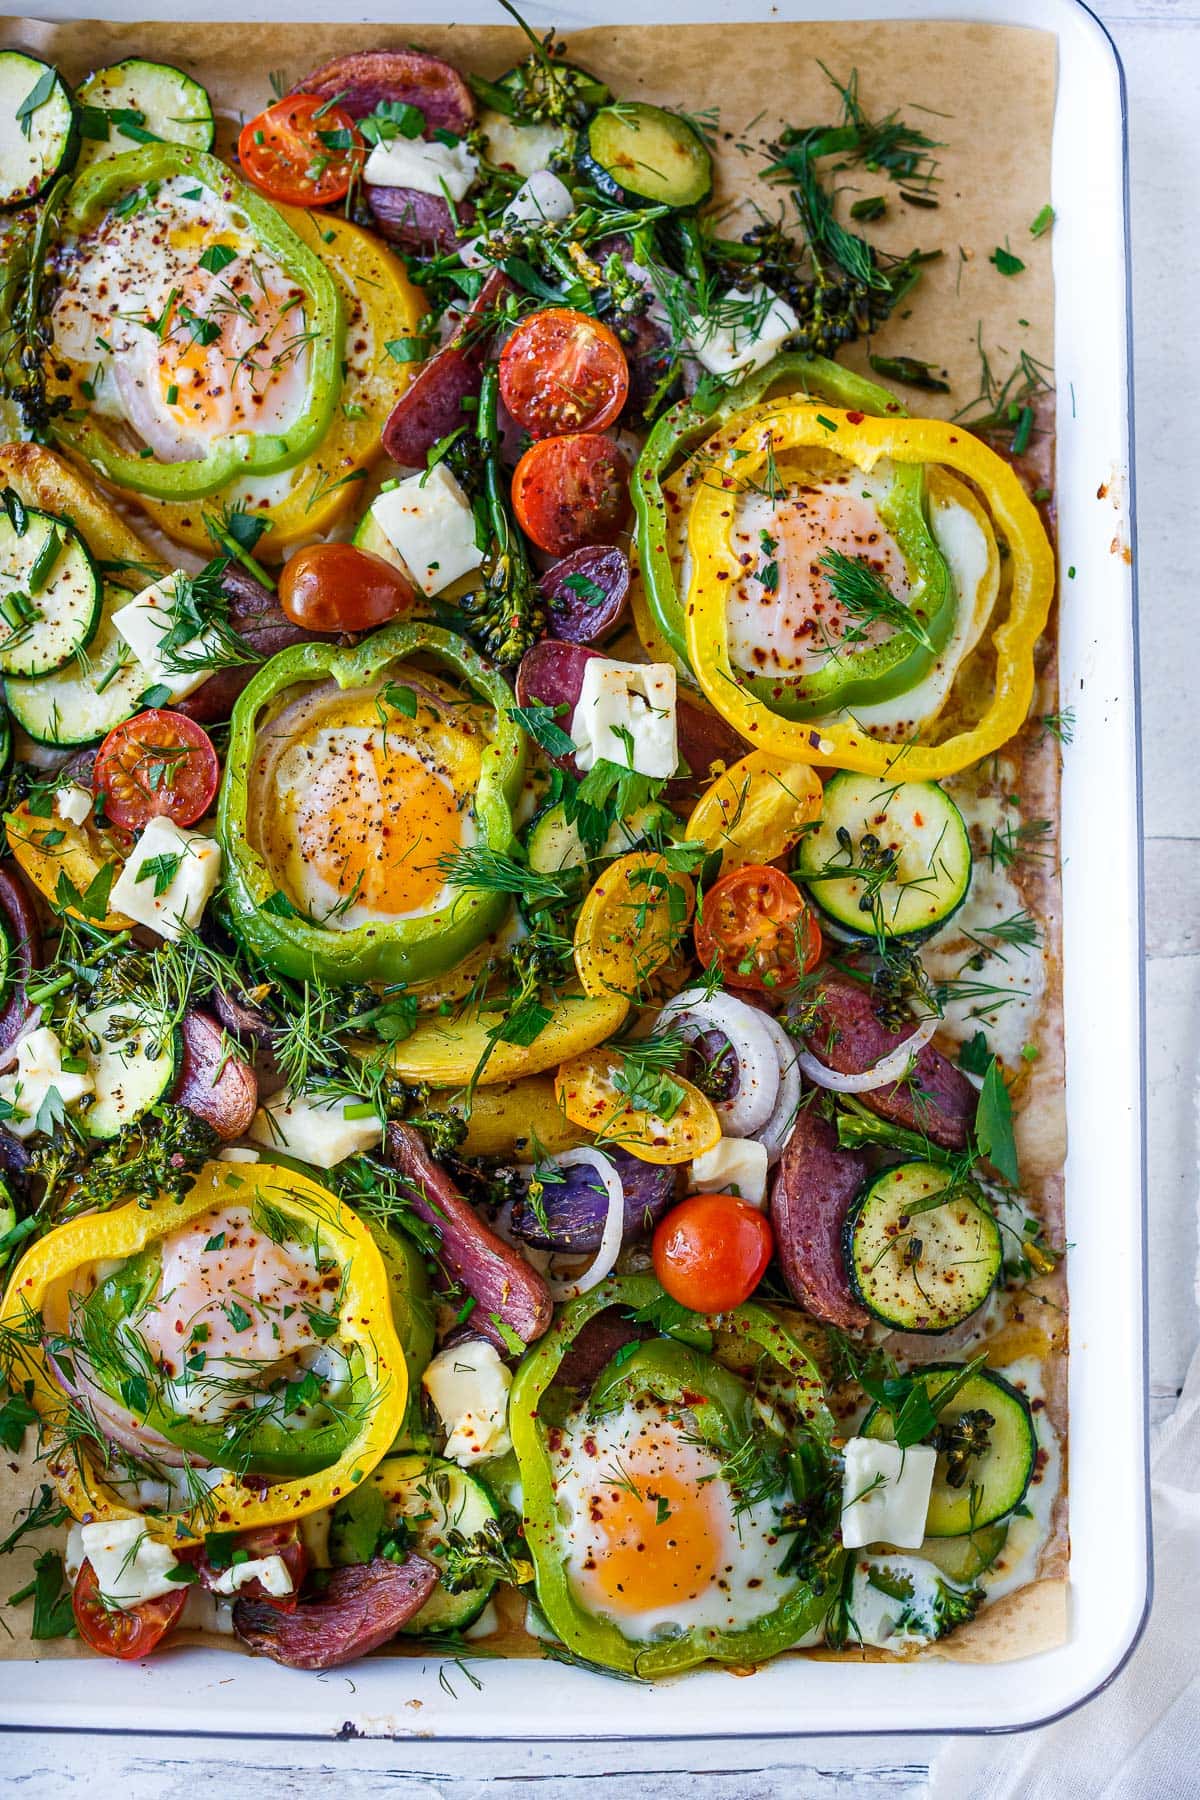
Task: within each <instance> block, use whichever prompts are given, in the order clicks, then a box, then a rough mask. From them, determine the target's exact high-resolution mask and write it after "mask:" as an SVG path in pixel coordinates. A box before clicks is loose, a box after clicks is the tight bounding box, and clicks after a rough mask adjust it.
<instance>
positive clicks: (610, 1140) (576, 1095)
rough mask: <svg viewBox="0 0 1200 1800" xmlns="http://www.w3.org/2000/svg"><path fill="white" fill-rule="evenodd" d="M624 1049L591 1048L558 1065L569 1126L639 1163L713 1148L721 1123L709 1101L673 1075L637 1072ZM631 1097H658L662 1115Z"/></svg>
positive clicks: (679, 1159)
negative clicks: (623, 1052) (589, 1134)
mask: <svg viewBox="0 0 1200 1800" xmlns="http://www.w3.org/2000/svg"><path fill="white" fill-rule="evenodd" d="M628 1048H629V1051H630V1052H631V1053H632V1054H631V1055H627V1056H623V1055H622V1054H621V1052H620V1051H618V1050H613V1049H609V1048H607V1047H604V1048H601V1049H598V1050H589V1051H588V1052H587V1053H586V1054H585V1055H583V1056H573V1057H572V1058H571V1059H570V1061H569V1062H565V1063H564V1064H563V1065H562V1068H561V1069H560V1070H559V1071H558V1077H557V1079H556V1081H555V1083H554V1091H555V1093H556V1094H557V1095H558V1100H559V1104H560V1105H561V1107H562V1109H563V1111H564V1112H565V1113H566V1115H567V1118H568V1119H570V1121H571V1123H572V1124H573V1125H578V1126H580V1127H581V1128H582V1129H583V1130H584V1131H590V1132H591V1133H592V1135H593V1137H595V1138H596V1139H597V1140H598V1141H600V1142H603V1143H605V1144H613V1145H615V1146H617V1147H618V1148H620V1149H622V1150H628V1152H629V1154H630V1155H631V1156H637V1157H640V1159H641V1160H642V1162H648V1163H660V1164H675V1163H685V1162H691V1161H692V1159H693V1157H696V1156H702V1155H703V1154H704V1152H705V1151H706V1150H711V1149H713V1148H714V1146H715V1145H716V1144H717V1143H719V1142H720V1138H721V1121H720V1119H719V1118H718V1117H717V1115H716V1112H715V1110H714V1108H713V1105H712V1102H711V1101H710V1100H708V1099H707V1098H706V1096H705V1095H704V1094H702V1093H701V1092H700V1089H699V1088H698V1087H693V1086H692V1083H691V1082H690V1081H684V1080H683V1079H682V1077H681V1076H678V1075H676V1074H674V1072H673V1071H670V1070H662V1071H660V1070H657V1069H653V1070H645V1069H643V1068H641V1067H640V1066H639V1065H638V1064H637V1062H636V1060H635V1058H636V1046H635V1045H633V1044H631V1045H630V1046H629V1047H628ZM631 1090H632V1091H631ZM635 1098H636V1099H639V1100H641V1099H645V1100H651V1099H652V1098H657V1102H658V1104H659V1105H661V1107H662V1111H661V1112H650V1111H647V1110H645V1108H644V1107H642V1106H639V1105H635V1104H634V1100H635Z"/></svg>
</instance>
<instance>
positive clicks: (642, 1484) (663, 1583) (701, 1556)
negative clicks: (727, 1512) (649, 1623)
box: [588, 1467, 721, 1613]
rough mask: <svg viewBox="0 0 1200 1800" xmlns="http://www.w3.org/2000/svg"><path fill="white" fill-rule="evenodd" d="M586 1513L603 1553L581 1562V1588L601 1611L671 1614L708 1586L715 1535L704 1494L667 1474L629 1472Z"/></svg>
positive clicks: (593, 1498) (596, 1495)
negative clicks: (588, 1589)
mask: <svg viewBox="0 0 1200 1800" xmlns="http://www.w3.org/2000/svg"><path fill="white" fill-rule="evenodd" d="M634 1488H636V1490H637V1492H636V1493H635V1492H634V1491H633V1489H634ZM588 1507H589V1512H590V1518H591V1524H592V1529H593V1532H594V1534H595V1537H596V1538H597V1539H599V1540H600V1541H601V1543H602V1545H603V1548H602V1549H601V1548H600V1547H599V1546H597V1548H596V1549H595V1550H594V1551H593V1553H592V1555H591V1557H590V1558H589V1562H590V1564H591V1566H590V1567H589V1568H588V1580H589V1584H591V1585H592V1587H593V1589H594V1591H595V1592H597V1593H598V1594H600V1595H602V1596H603V1600H604V1604H605V1606H606V1607H607V1609H608V1610H609V1611H612V1612H618V1613H619V1612H625V1613H633V1612H648V1611H655V1610H657V1609H658V1608H660V1607H671V1606H678V1605H680V1604H682V1603H683V1602H685V1601H688V1600H694V1599H696V1598H697V1596H699V1595H700V1594H702V1593H704V1592H705V1590H706V1589H708V1588H709V1587H711V1586H712V1584H713V1583H714V1582H715V1581H716V1579H717V1577H718V1575H719V1573H720V1570H721V1535H720V1532H719V1530H718V1528H717V1524H716V1521H714V1520H713V1518H712V1517H711V1508H710V1506H709V1505H708V1503H707V1501H706V1498H705V1490H704V1489H703V1488H697V1487H696V1486H695V1484H694V1483H692V1482H688V1481H686V1480H684V1479H683V1478H682V1477H681V1476H680V1475H678V1474H676V1473H674V1472H673V1471H672V1470H670V1469H665V1468H661V1467H656V1468H655V1469H654V1471H653V1472H652V1473H651V1472H646V1471H643V1470H642V1469H635V1471H634V1473H633V1475H632V1477H631V1479H630V1481H629V1483H628V1484H627V1485H623V1486H617V1485H615V1484H614V1485H604V1486H601V1487H599V1488H597V1489H596V1490H595V1491H594V1492H593V1493H592V1494H590V1495H589V1497H588Z"/></svg>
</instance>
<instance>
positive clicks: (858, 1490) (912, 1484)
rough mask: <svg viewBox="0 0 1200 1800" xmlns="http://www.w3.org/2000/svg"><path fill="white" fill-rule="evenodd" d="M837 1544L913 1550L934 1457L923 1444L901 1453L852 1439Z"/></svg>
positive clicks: (878, 1441) (922, 1527)
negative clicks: (887, 1545) (886, 1544)
mask: <svg viewBox="0 0 1200 1800" xmlns="http://www.w3.org/2000/svg"><path fill="white" fill-rule="evenodd" d="M843 1454H844V1457H845V1464H844V1468H843V1473H842V1543H843V1544H844V1545H845V1546H846V1548H847V1550H861V1549H862V1546H863V1545H864V1544H878V1543H881V1542H883V1543H888V1544H895V1545H896V1546H897V1548H898V1549H901V1550H916V1549H917V1548H918V1546H919V1545H920V1543H921V1541H922V1539H923V1538H924V1536H925V1516H926V1514H927V1513H928V1511H929V1495H930V1491H931V1489H932V1487H933V1471H934V1468H935V1466H936V1464H937V1451H936V1450H931V1449H929V1447H928V1446H927V1445H925V1444H912V1445H910V1446H909V1448H908V1449H907V1450H901V1449H900V1447H899V1445H898V1444H890V1443H887V1442H885V1441H884V1440H883V1439H876V1438H864V1437H852V1438H850V1439H849V1440H848V1441H847V1444H846V1448H845V1451H844V1453H843Z"/></svg>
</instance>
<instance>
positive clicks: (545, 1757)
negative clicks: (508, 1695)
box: [0, 0, 1200, 1800]
mask: <svg viewBox="0 0 1200 1800" xmlns="http://www.w3.org/2000/svg"><path fill="white" fill-rule="evenodd" d="M1093 5H1094V8H1095V10H1096V11H1097V12H1098V13H1099V14H1100V15H1101V17H1102V18H1103V19H1104V20H1105V22H1106V23H1107V25H1108V26H1109V29H1110V30H1111V32H1112V34H1113V37H1114V38H1115V40H1116V43H1117V47H1118V49H1119V50H1120V53H1121V56H1122V59H1123V61H1124V64H1125V73H1126V78H1127V81H1128V87H1129V103H1130V113H1131V119H1132V138H1133V244H1134V309H1135V332H1136V372H1137V427H1138V428H1137V474H1138V503H1139V522H1140V531H1139V538H1140V558H1139V561H1140V584H1141V618H1142V630H1141V650H1142V682H1143V716H1144V737H1145V828H1146V888H1147V900H1148V907H1149V918H1148V953H1149V985H1148V1008H1147V1012H1148V1017H1147V1028H1148V1030H1147V1037H1148V1052H1149V1072H1150V1117H1149V1138H1150V1212H1151V1242H1150V1283H1151V1293H1152V1295H1153V1317H1152V1327H1151V1379H1152V1386H1151V1397H1152V1414H1153V1417H1154V1418H1156V1419H1157V1418H1161V1417H1162V1416H1164V1415H1165V1413H1167V1412H1169V1411H1170V1409H1171V1406H1172V1405H1173V1403H1174V1398H1175V1395H1176V1394H1177V1393H1178V1391H1179V1387H1180V1385H1181V1382H1182V1379H1183V1374H1184V1370H1185V1368H1186V1366H1187V1363H1188V1360H1189V1358H1190V1356H1191V1352H1192V1349H1193V1346H1194V1344H1195V1341H1196V1337H1197V1313H1196V1297H1195V1291H1194V1281H1195V1269H1196V1169H1197V1131H1196V1126H1197V1115H1196V1109H1195V1104H1194V1092H1195V1086H1196V1075H1197V1068H1196V1063H1197V1045H1198V1044H1200V781H1198V780H1197V778H1196V749H1195V734H1196V731H1197V712H1198V707H1197V699H1198V697H1200V696H1198V693H1197V685H1198V678H1200V642H1198V632H1200V608H1198V606H1197V593H1196V578H1195V573H1194V569H1195V560H1196V530H1197V528H1196V522H1195V521H1196V506H1197V496H1198V495H1200V431H1198V430H1197V426H1196V412H1195V408H1196V405H1197V397H1198V396H1200V338H1198V337H1197V334H1196V331H1195V320H1196V318H1197V317H1198V316H1200V231H1198V230H1197V219H1198V217H1200V184H1198V183H1197V181H1196V179H1195V174H1194V170H1195V166H1196V157H1197V152H1198V151H1200V130H1198V129H1197V118H1198V116H1200V115H1198V114H1197V110H1196V93H1197V89H1198V87H1200V0H1093ZM153 10H154V9H153V8H149V9H148V11H151V12H152V11H153ZM165 10H167V11H169V8H168V9H165ZM834 10H836V8H835V7H833V6H831V7H830V11H831V12H832V11H834ZM1097 776H1098V778H1102V772H1101V771H1097ZM65 1678H66V1679H70V1676H69V1675H67V1676H66V1677H65ZM937 1743H938V1740H937V1739H936V1738H933V1737H913V1738H888V1739H880V1738H873V1739H864V1740H862V1742H861V1743H855V1742H853V1741H851V1740H847V1739H826V1740H823V1739H815V1738H807V1739H797V1740H796V1741H795V1742H793V1743H780V1742H778V1741H773V1740H772V1741H764V1742H761V1743H755V1742H753V1741H749V1742H747V1741H739V1742H738V1743H736V1744H735V1743H730V1742H719V1741H718V1742H711V1743H688V1742H676V1743H670V1744H649V1745H636V1746H633V1747H630V1748H625V1747H620V1746H614V1745H609V1744H597V1745H594V1746H589V1745H579V1744H566V1745H561V1746H560V1745H555V1744H546V1745H519V1744H514V1745H501V1744H489V1745H488V1746H486V1748H482V1749H481V1748H480V1747H479V1746H471V1745H452V1744H443V1745H437V1744H430V1745H428V1746H425V1745H422V1744H420V1743H414V1742H405V1743H402V1744H397V1743H391V1742H379V1741H365V1740H359V1741H352V1742H348V1743H339V1744H329V1743H312V1744H310V1743H304V1742H284V1743H280V1742H277V1741H272V1742H266V1741H247V1740H240V1741H237V1740H235V1741H224V1742H222V1741H215V1740H212V1739H206V1740H203V1741H196V1742H189V1741H188V1740H186V1739H180V1738H172V1739H155V1738H152V1737H137V1736H108V1737H105V1736H99V1735H91V1734H89V1735H87V1736H77V1735H68V1736H60V1737H49V1738H47V1737H35V1736H33V1735H32V1734H25V1733H20V1732H13V1733H10V1734H8V1735H7V1736H6V1738H5V1739H4V1741H3V1742H0V1768H2V1769H3V1776H0V1786H3V1788H4V1790H5V1791H6V1792H9V1793H11V1794H12V1795H13V1796H14V1800H17V1796H20V1800H68V1797H69V1796H72V1795H79V1796H82V1795H84V1794H85V1793H86V1794H87V1795H89V1796H90V1797H92V1800H109V1797H110V1796H121V1800H225V1797H226V1796H228V1795H229V1794H232V1793H235V1792H236V1793H246V1792H251V1793H252V1792H256V1791H258V1792H264V1791H265V1792H267V1793H269V1794H270V1795H271V1796H272V1800H293V1797H294V1796H301V1795H303V1796H305V1797H306V1800H307V1797H308V1796H311V1795H316V1794H318V1793H320V1792H322V1791H323V1790H324V1789H325V1788H326V1787H327V1786H328V1785H329V1784H331V1783H336V1785H337V1787H338V1788H339V1789H340V1790H341V1792H342V1793H349V1794H352V1795H354V1796H355V1797H356V1800H357V1797H358V1796H380V1797H386V1800H435V1797H441V1796H445V1797H446V1800H501V1797H502V1796H505V1795H514V1794H527V1793H535V1792H538V1793H543V1794H545V1795H547V1796H551V1795H553V1796H559V1795H562V1796H568V1797H569V1796H575V1795H578V1796H579V1800H592V1796H596V1797H597V1800H598V1797H599V1795H600V1794H601V1792H602V1793H603V1796H604V1800H641V1796H642V1795H644V1794H645V1792H646V1791H647V1790H648V1789H651V1788H652V1789H653V1790H654V1791H655V1792H656V1794H657V1795H659V1796H660V1797H661V1800H683V1797H684V1796H686V1797H687V1800H734V1797H736V1800H774V1797H776V1796H786V1797H787V1800H809V1797H810V1796H812V1797H817V1796H819V1797H820V1800H842V1797H849V1796H860V1795H861V1796H870V1795H874V1794H879V1795H884V1794H886V1795H887V1796H888V1797H889V1800H900V1797H902V1796H903V1797H905V1800H908V1797H912V1800H915V1797H916V1796H919V1795H921V1794H923V1793H924V1791H925V1775H926V1770H927V1767H928V1763H929V1760H930V1758H931V1757H932V1756H933V1755H934V1753H935V1752H936V1749H937Z"/></svg>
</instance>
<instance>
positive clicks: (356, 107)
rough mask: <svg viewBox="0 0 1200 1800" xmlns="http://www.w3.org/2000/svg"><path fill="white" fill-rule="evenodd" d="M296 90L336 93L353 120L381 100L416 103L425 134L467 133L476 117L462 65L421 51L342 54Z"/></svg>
mask: <svg viewBox="0 0 1200 1800" xmlns="http://www.w3.org/2000/svg"><path fill="white" fill-rule="evenodd" d="M294 91H296V92H299V93H303V94H319V95H320V96H321V98H322V100H331V99H332V98H333V97H334V95H335V94H336V95H337V102H338V105H339V106H340V107H341V108H342V110H343V111H344V112H348V113H349V114H350V117H351V118H352V119H361V118H363V117H364V116H365V115H366V114H367V113H369V112H374V110H375V108H376V107H377V106H378V104H379V102H380V101H381V100H393V101H400V102H401V103H403V104H405V105H407V106H415V107H417V108H418V109H419V110H420V111H421V112H422V113H424V115H425V135H426V137H429V136H430V135H431V134H432V133H433V132H435V131H452V132H453V133H454V135H455V136H456V137H465V136H466V133H467V132H468V131H469V130H470V128H471V126H472V125H473V124H474V122H475V100H474V97H473V95H472V93H471V90H470V88H469V87H468V86H467V84H466V82H465V81H464V80H463V78H462V76H461V75H460V74H459V72H458V70H457V69H455V68H453V67H452V66H451V65H450V64H449V63H448V62H443V61H442V59H441V58H440V57H438V56H426V55H424V54H423V53H422V52H421V51H419V50H362V51H359V52H358V53H357V54H356V55H352V56H338V57H335V58H334V60H333V62H327V63H322V65H321V67H320V68H319V69H314V70H313V71H312V74H311V75H308V76H306V77H305V79H304V80H303V81H298V82H297V83H296V87H295V90H294Z"/></svg>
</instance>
